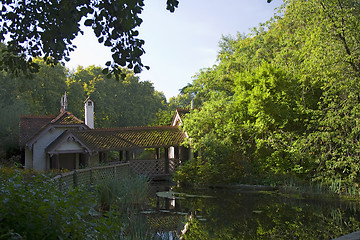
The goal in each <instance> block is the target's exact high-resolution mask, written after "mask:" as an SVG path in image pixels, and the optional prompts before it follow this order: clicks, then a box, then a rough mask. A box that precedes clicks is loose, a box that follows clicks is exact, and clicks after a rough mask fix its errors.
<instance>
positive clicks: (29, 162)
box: [25, 148, 33, 169]
mask: <svg viewBox="0 0 360 240" xmlns="http://www.w3.org/2000/svg"><path fill="white" fill-rule="evenodd" d="M25 168H26V169H30V168H33V152H32V151H31V150H29V149H27V148H25Z"/></svg>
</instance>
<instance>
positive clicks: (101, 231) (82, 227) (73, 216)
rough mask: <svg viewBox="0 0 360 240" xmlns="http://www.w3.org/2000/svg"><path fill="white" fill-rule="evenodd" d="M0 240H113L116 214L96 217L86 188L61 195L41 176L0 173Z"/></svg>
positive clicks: (117, 232)
mask: <svg viewBox="0 0 360 240" xmlns="http://www.w3.org/2000/svg"><path fill="white" fill-rule="evenodd" d="M0 193H1V194H0V202H1V205H0V237H1V238H2V239H99V238H106V239H115V238H116V236H119V235H120V229H121V225H122V224H121V218H120V216H119V215H115V214H112V215H108V216H107V217H98V214H97V213H96V211H95V209H96V208H95V207H96V204H97V203H96V198H94V197H93V196H92V194H91V192H89V191H88V190H87V189H80V188H76V189H69V191H67V192H61V191H59V190H57V189H56V187H55V185H54V184H53V183H52V182H51V181H49V178H48V177H46V176H44V175H39V174H38V173H35V172H21V171H19V170H14V169H4V168H2V169H1V171H0Z"/></svg>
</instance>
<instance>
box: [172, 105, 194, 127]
mask: <svg viewBox="0 0 360 240" xmlns="http://www.w3.org/2000/svg"><path fill="white" fill-rule="evenodd" d="M189 112H190V110H189V109H186V108H177V109H176V111H175V115H174V118H173V120H172V122H171V126H179V125H180V123H182V119H184V117H185V115H186V114H188V113H189Z"/></svg>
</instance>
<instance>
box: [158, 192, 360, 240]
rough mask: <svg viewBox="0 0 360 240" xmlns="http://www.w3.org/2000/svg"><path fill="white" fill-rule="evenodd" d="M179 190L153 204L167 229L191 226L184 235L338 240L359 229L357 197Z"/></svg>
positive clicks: (186, 236)
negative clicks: (342, 199) (347, 198)
mask: <svg viewBox="0 0 360 240" xmlns="http://www.w3.org/2000/svg"><path fill="white" fill-rule="evenodd" d="M176 192H178V193H179V194H171V192H170V193H169V192H166V191H165V192H164V191H163V192H162V193H160V194H158V196H159V197H158V198H157V202H156V204H155V203H153V206H156V208H157V209H158V210H160V213H161V214H162V216H163V217H165V221H164V222H165V223H166V224H167V227H164V228H163V231H170V230H171V228H172V230H177V232H178V233H179V231H180V230H183V231H184V229H186V232H185V234H184V235H183V236H182V237H183V239H333V238H337V237H340V236H342V235H346V234H349V233H351V232H354V231H358V230H360V214H359V212H358V210H359V209H360V208H359V207H360V205H359V204H358V203H356V202H350V201H338V200H330V199H328V198H327V199H321V198H320V197H316V198H307V199H300V198H294V197H289V196H286V195H282V194H279V193H277V192H274V191H247V190H239V189H237V190H235V189H231V190H230V189H227V190H224V189H205V190H196V191H192V190H189V189H181V191H179V190H176ZM180 192H181V193H180ZM158 213H159V211H158ZM157 216H158V217H159V215H157ZM166 217H167V218H166ZM158 221H159V220H158ZM171 221H173V223H171ZM176 221H178V223H179V222H181V221H182V225H181V224H180V225H179V224H176ZM179 226H181V227H179ZM178 235H179V234H178Z"/></svg>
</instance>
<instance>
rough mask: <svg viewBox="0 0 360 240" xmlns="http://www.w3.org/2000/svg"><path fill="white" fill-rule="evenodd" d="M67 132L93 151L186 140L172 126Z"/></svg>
mask: <svg viewBox="0 0 360 240" xmlns="http://www.w3.org/2000/svg"><path fill="white" fill-rule="evenodd" d="M67 134H68V135H72V136H73V137H74V139H76V140H77V141H78V142H79V143H80V144H81V145H83V146H86V148H88V149H91V150H92V151H111V150H126V149H131V148H152V147H170V146H180V144H181V143H182V142H183V141H184V140H185V134H184V133H183V132H182V131H181V130H179V129H178V128H177V127H171V126H162V127H127V128H116V129H91V130H84V131H69V132H68V133H67ZM63 139H65V138H63ZM59 140H60V139H59Z"/></svg>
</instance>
